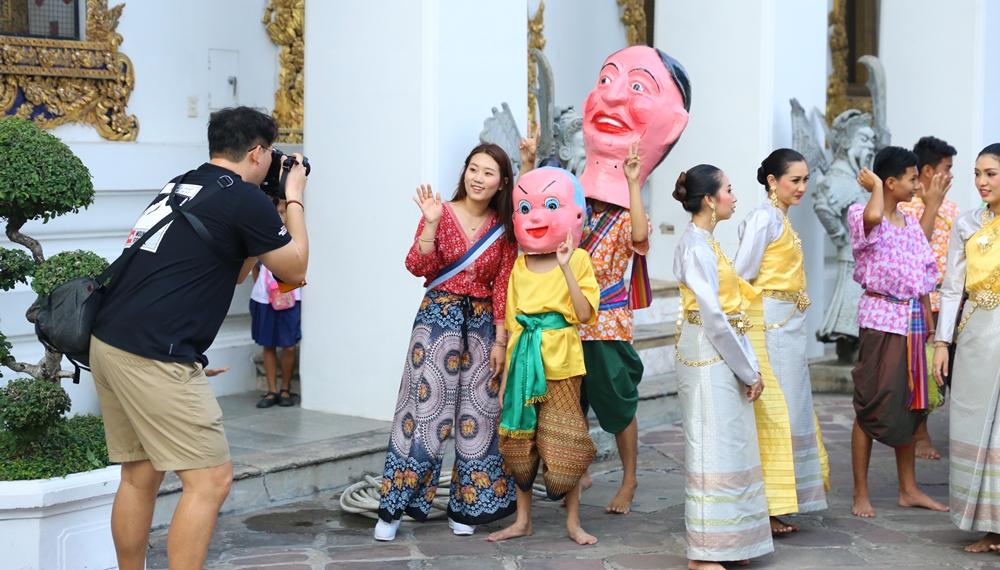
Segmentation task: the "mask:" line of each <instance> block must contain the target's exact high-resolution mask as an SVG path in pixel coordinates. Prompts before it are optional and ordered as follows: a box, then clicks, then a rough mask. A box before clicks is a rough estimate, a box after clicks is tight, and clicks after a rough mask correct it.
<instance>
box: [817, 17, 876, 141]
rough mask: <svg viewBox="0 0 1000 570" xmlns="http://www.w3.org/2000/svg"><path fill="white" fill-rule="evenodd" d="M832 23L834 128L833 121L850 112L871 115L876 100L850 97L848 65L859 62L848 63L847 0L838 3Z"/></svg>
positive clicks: (829, 91)
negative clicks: (845, 2)
mask: <svg viewBox="0 0 1000 570" xmlns="http://www.w3.org/2000/svg"><path fill="white" fill-rule="evenodd" d="M828 22H829V29H830V57H831V59H832V63H833V73H831V74H830V78H829V82H828V84H827V88H826V123H827V124H828V125H831V126H832V125H833V120H834V119H836V118H837V117H838V116H839V115H840V114H841V113H843V112H844V111H847V110H848V109H858V110H859V111H861V112H862V113H871V112H872V98H871V96H870V95H849V94H848V87H847V84H848V77H849V76H850V73H849V71H850V69H849V67H848V65H854V64H855V62H848V61H847V60H848V57H849V54H850V52H851V47H850V44H849V43H848V39H847V10H845V8H844V0H834V2H833V10H831V11H830V17H829V20H828Z"/></svg>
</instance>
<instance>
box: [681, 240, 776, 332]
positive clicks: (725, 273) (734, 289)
mask: <svg viewBox="0 0 1000 570" xmlns="http://www.w3.org/2000/svg"><path fill="white" fill-rule="evenodd" d="M710 243H711V245H712V247H713V248H714V249H715V254H716V256H718V258H719V305H721V306H722V312H723V313H725V314H727V315H736V314H739V313H741V312H743V311H744V310H746V308H747V307H748V306H750V301H752V300H754V299H755V298H756V297H757V290H756V289H755V288H754V286H751V285H750V284H749V283H747V282H746V281H744V280H743V279H741V278H740V276H739V275H737V274H736V270H735V269H733V266H732V262H731V261H730V260H729V258H728V257H726V254H724V253H722V249H721V248H719V247H718V244H717V242H710ZM678 289H680V292H681V303H683V307H684V310H685V311H697V310H698V301H697V300H696V299H695V297H694V292H692V291H691V290H690V289H688V288H687V287H685V286H684V285H683V284H681V285H679V286H678Z"/></svg>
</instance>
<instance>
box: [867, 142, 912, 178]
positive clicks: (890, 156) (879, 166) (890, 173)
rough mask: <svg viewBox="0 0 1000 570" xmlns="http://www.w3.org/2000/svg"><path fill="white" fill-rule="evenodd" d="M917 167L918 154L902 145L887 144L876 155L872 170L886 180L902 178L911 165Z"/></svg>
mask: <svg viewBox="0 0 1000 570" xmlns="http://www.w3.org/2000/svg"><path fill="white" fill-rule="evenodd" d="M911 166H912V167H914V168H916V167H917V155H916V154H914V153H913V152H912V151H909V150H906V149H905V148H903V147H901V146H887V147H885V148H883V149H882V150H880V151H878V154H876V155H875V163H874V164H873V165H872V171H873V172H874V173H875V176H878V177H879V178H881V179H882V182H885V181H886V180H888V179H889V178H895V179H897V180H899V179H901V178H902V177H903V175H904V174H906V169H907V168H909V167H911Z"/></svg>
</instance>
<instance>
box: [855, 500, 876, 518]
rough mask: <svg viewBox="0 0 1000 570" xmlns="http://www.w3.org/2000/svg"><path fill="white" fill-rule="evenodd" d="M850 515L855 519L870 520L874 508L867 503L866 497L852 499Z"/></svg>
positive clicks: (873, 513) (873, 514)
mask: <svg viewBox="0 0 1000 570" xmlns="http://www.w3.org/2000/svg"><path fill="white" fill-rule="evenodd" d="M851 514H852V515H854V516H856V517H862V518H866V519H870V518H872V517H874V516H875V508H874V507H872V504H871V502H869V501H868V497H854V506H853V507H852V508H851Z"/></svg>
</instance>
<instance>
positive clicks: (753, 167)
mask: <svg viewBox="0 0 1000 570" xmlns="http://www.w3.org/2000/svg"><path fill="white" fill-rule="evenodd" d="M825 4H826V3H825V2H818V1H813V2H801V1H797V0H763V1H759V2H743V1H740V0H716V1H713V2H699V3H692V2H682V1H679V0H660V1H659V2H657V5H656V26H655V28H656V42H655V43H656V45H657V47H659V48H660V49H662V50H664V51H666V52H667V53H669V54H671V55H672V56H674V57H675V58H677V59H678V61H680V62H681V63H682V64H683V65H684V67H685V69H687V71H688V74H689V75H690V77H691V92H692V103H691V119H690V122H689V123H688V127H687V129H686V130H685V132H684V134H683V135H682V136H681V139H680V141H679V142H678V144H677V146H676V147H675V148H674V150H673V151H672V152H671V154H670V156H668V157H667V159H666V160H665V161H664V162H663V164H662V165H661V166H660V167H659V168H658V169H657V170H656V171H655V172H654V174H653V176H652V177H651V183H652V188H653V191H652V198H651V202H652V204H651V206H652V207H651V211H652V218H653V227H654V232H653V236H652V239H653V244H652V245H653V247H652V251H651V254H650V259H651V266H650V267H651V271H652V273H653V275H654V277H657V278H660V279H673V270H672V265H673V250H674V247H676V244H677V239H678V238H679V237H680V234H681V233H683V231H684V227H685V226H686V225H687V223H688V221H689V220H690V215H689V214H687V213H686V212H684V211H683V210H682V209H681V206H680V204H678V203H677V202H676V201H675V200H674V199H673V198H672V197H671V195H670V194H671V192H672V191H673V185H674V181H675V180H676V178H677V175H678V174H679V173H680V172H681V171H682V170H686V169H688V168H690V167H692V166H694V165H696V164H701V163H709V164H714V165H716V166H718V167H719V168H721V169H722V170H723V171H725V172H726V174H727V175H728V176H729V179H730V180H731V182H732V184H733V190H734V192H735V193H736V196H737V198H738V199H739V203H738V205H737V212H736V215H735V216H734V219H733V220H731V221H728V222H724V223H723V224H721V225H720V226H719V228H718V229H717V230H716V235H717V236H718V238H719V240H720V242H721V243H722V246H723V248H724V249H725V250H726V251H727V252H728V253H729V254H730V255H732V254H734V253H735V252H736V248H737V246H738V238H737V227H738V226H739V222H740V220H742V219H743V217H744V216H746V214H747V213H748V212H750V210H752V209H753V208H755V207H756V206H757V205H759V204H760V203H761V202H762V201H763V200H765V199H766V194H765V192H764V189H763V188H762V187H761V186H760V184H758V183H757V180H756V176H757V168H758V167H759V166H760V162H761V160H763V159H764V157H766V156H767V155H768V154H770V152H771V151H772V150H774V149H775V148H779V147H789V146H791V143H792V140H791V119H790V113H791V107H790V105H789V100H790V99H791V98H793V97H795V98H798V99H799V102H801V103H802V104H803V106H805V108H806V109H811V108H812V107H813V106H816V107H819V108H823V107H824V106H825V101H826V59H827V40H826V21H827V9H826V5H825ZM790 216H791V219H792V223H793V225H794V226H795V228H796V229H797V230H798V232H799V234H800V236H801V237H802V241H803V248H804V251H805V254H806V259H807V263H806V274H807V278H808V280H809V290H808V292H809V294H810V297H811V298H813V299H823V297H824V291H823V289H824V287H823V286H824V283H823V278H822V275H823V263H822V257H823V255H822V251H823V240H824V239H825V238H824V236H825V232H824V231H823V229H822V227H821V226H820V225H819V221H818V220H817V219H816V215H815V214H814V213H813V211H812V205H811V202H810V201H809V199H808V198H807V199H806V200H804V201H803V204H802V205H801V206H800V207H798V208H794V209H793V210H792V211H791V214H790ZM661 224H668V225H673V226H674V228H675V233H674V234H673V235H669V234H664V233H661V230H660V226H661ZM817 304H818V305H822V303H817ZM822 313H823V310H822V306H820V307H818V308H816V309H813V310H811V311H810V315H809V317H810V319H811V322H810V325H811V326H812V327H816V326H818V325H819V321H820V320H821V319H822ZM812 321H815V322H812ZM809 339H810V340H809V343H810V345H809V353H810V356H819V355H821V354H822V352H823V346H822V344H820V343H818V342H816V341H815V340H814V339H813V337H812V335H809Z"/></svg>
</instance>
